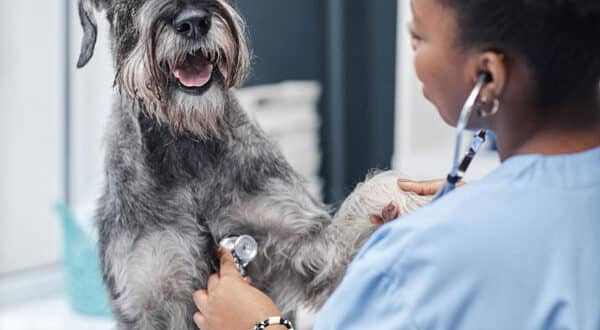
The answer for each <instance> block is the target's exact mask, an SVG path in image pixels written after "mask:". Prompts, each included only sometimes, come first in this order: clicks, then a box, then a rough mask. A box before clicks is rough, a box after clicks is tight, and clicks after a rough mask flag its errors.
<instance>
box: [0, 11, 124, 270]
mask: <svg viewBox="0 0 600 330" xmlns="http://www.w3.org/2000/svg"><path fill="white" fill-rule="evenodd" d="M71 14H72V15H71V26H72V27H73V31H72V40H71V43H72V45H73V47H72V53H71V54H70V58H71V68H73V69H74V68H75V63H76V60H77V58H78V55H79V43H80V40H81V31H80V28H79V21H78V18H77V10H76V1H72V7H71ZM63 15H64V13H63V1H61V0H46V1H38V0H20V1H1V2H0V47H2V49H1V51H0V72H1V74H0V100H1V101H0V112H1V115H2V121H0V141H2V142H0V155H1V156H0V157H1V161H0V274H3V273H7V272H14V271H21V270H27V269H31V268H36V267H39V266H43V265H48V264H55V263H58V262H60V260H61V246H62V245H61V244H62V240H61V239H62V233H61V227H60V225H61V223H60V218H59V217H58V216H57V214H56V212H55V211H54V205H55V204H56V203H57V202H59V201H61V199H62V198H63V196H62V191H63V187H62V184H63V178H62V172H63V165H64V164H63V159H64V156H63V152H64V148H63V135H64V130H65V129H66V128H65V126H64V121H63V118H64V102H63V99H62V95H63V85H62V84H63V73H64V63H63V61H64V52H63V49H64V46H63V45H64V38H63V35H64V34H63V24H64V23H63ZM98 21H99V23H100V24H99V30H100V35H99V38H98V46H97V49H96V55H95V57H94V58H93V59H92V61H91V63H90V64H89V65H88V66H87V67H86V68H84V69H83V70H78V71H74V72H73V74H72V77H71V79H72V84H71V86H72V91H71V94H72V96H73V97H72V104H73V108H72V123H71V137H72V139H71V152H72V157H71V159H70V163H71V174H70V177H71V192H72V198H73V205H74V206H75V207H77V206H79V205H81V204H82V203H84V202H86V201H88V200H91V199H93V198H94V196H95V195H96V192H97V190H98V189H97V188H98V182H99V181H100V179H101V177H102V168H103V153H102V140H103V138H102V137H103V131H104V127H105V125H106V120H107V118H108V112H109V109H110V105H111V95H112V83H113V71H112V64H111V57H110V54H109V45H108V41H107V40H108V32H107V30H108V27H107V25H108V24H106V23H105V20H104V19H103V17H101V16H100V15H98ZM32 23H35V24H32Z"/></svg>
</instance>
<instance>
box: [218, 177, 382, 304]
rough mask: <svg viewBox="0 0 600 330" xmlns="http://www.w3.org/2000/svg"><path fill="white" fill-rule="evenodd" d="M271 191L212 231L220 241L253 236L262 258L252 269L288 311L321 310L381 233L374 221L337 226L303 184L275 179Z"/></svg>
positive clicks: (257, 280) (261, 285) (260, 283)
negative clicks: (368, 242) (367, 245)
mask: <svg viewBox="0 0 600 330" xmlns="http://www.w3.org/2000/svg"><path fill="white" fill-rule="evenodd" d="M268 186H269V188H268V189H269V191H267V192H266V193H265V194H263V195H260V196H255V197H253V198H252V199H251V200H248V201H246V202H245V203H243V205H242V206H241V207H239V208H236V209H233V210H231V211H230V212H229V213H228V214H227V215H225V216H224V218H223V219H221V220H220V221H219V224H218V225H216V226H214V227H212V228H211V229H213V235H215V237H224V236H227V235H231V234H249V235H253V236H254V237H256V238H257V240H258V243H259V246H260V253H259V256H258V258H257V259H256V260H255V261H254V262H253V263H251V264H250V266H249V274H250V276H251V277H252V279H253V283H254V284H255V285H256V286H257V287H259V288H261V289H263V290H265V291H266V292H267V293H268V294H269V295H270V296H271V297H272V298H273V299H274V300H275V302H276V303H277V304H278V306H279V307H280V308H281V309H283V310H284V311H286V312H287V311H290V310H293V309H296V308H297V307H299V305H305V306H307V307H312V308H318V307H319V306H321V305H322V304H323V303H324V302H325V300H326V299H327V297H329V295H330V294H331V292H332V291H333V289H335V287H336V286H337V285H338V284H339V282H340V280H341V279H342V277H343V275H344V273H345V271H346V268H347V266H348V265H349V263H350V262H351V261H352V259H353V257H354V256H355V255H356V253H357V252H358V250H359V249H360V247H361V246H362V245H363V244H364V242H365V241H366V240H367V239H368V238H369V236H370V235H371V234H372V233H373V231H374V230H375V227H374V226H373V225H372V224H371V223H370V222H369V219H355V220H352V221H332V219H331V217H330V215H329V214H328V213H327V212H326V211H325V210H326V209H325V207H324V206H323V205H321V204H319V203H318V202H316V201H315V200H314V199H313V198H311V197H310V196H309V194H308V193H307V192H306V190H305V189H304V188H302V183H301V182H294V183H290V182H285V181H282V180H272V181H271V182H270V184H269V185H268Z"/></svg>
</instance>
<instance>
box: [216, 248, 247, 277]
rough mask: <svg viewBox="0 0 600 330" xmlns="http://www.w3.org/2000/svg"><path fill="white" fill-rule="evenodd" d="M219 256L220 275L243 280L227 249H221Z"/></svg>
mask: <svg viewBox="0 0 600 330" xmlns="http://www.w3.org/2000/svg"><path fill="white" fill-rule="evenodd" d="M219 254H220V255H219V258H220V259H221V269H220V271H219V274H221V276H235V277H240V278H241V277H242V274H240V272H239V271H238V269H237V266H236V265H235V260H234V259H233V255H232V254H231V252H229V251H227V249H224V248H220V249H219Z"/></svg>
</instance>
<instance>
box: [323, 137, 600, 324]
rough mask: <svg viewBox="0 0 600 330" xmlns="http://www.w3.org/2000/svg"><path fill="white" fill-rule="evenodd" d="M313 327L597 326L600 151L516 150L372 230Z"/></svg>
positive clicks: (599, 319) (599, 302) (599, 314)
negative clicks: (488, 170)
mask: <svg viewBox="0 0 600 330" xmlns="http://www.w3.org/2000/svg"><path fill="white" fill-rule="evenodd" d="M314 329H318V330H321V329H335V330H352V329H361V330H364V329H384V330H392V329H407V330H408V329H410V330H430V329H473V330H493V329H499V330H520V329H590V330H592V329H593V330H599V329H600V148H595V149H593V150H589V151H587V152H583V153H578V154H571V155H560V156H541V155H526V156H517V157H513V158H510V159H508V160H506V161H505V162H504V163H503V164H502V166H500V167H499V168H498V169H497V170H496V171H494V172H493V173H492V174H491V175H489V176H487V177H486V178H485V179H483V180H482V181H480V182H478V183H471V184H468V185H466V186H465V187H463V188H459V189H458V190H456V191H454V192H453V193H451V194H449V195H447V196H445V197H444V198H442V199H441V200H439V201H438V202H436V203H435V204H432V205H430V206H427V207H424V208H422V209H420V210H418V211H416V212H415V213H413V214H411V215H408V216H406V217H403V218H400V219H399V220H396V221H395V222H393V223H391V224H388V225H385V226H383V227H381V228H380V229H379V230H378V231H377V232H376V233H375V235H374V236H373V237H372V238H371V239H370V241H369V242H368V243H367V244H366V245H365V246H364V247H363V249H362V251H361V252H360V253H359V254H358V255H357V257H356V259H355V260H354V262H353V263H352V265H351V266H350V267H349V268H348V271H347V273H346V276H345V278H344V280H343V281H342V283H341V284H340V286H339V287H338V289H337V290H336V291H335V292H334V294H333V295H332V296H331V298H330V299H329V300H328V301H327V302H326V304H325V305H324V306H323V308H322V309H321V311H320V312H319V314H318V316H317V320H316V324H315V327H314Z"/></svg>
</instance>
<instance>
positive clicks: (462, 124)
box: [433, 72, 492, 201]
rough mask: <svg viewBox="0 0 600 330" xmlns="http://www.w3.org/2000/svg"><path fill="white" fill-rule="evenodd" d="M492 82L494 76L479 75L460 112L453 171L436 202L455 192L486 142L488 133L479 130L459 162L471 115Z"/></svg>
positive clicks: (437, 195) (436, 197)
mask: <svg viewBox="0 0 600 330" xmlns="http://www.w3.org/2000/svg"><path fill="white" fill-rule="evenodd" d="M490 81H492V76H491V75H490V74H489V73H486V72H482V73H481V74H480V75H479V78H478V79H477V84H476V85H475V88H473V91H472V92H471V94H469V97H468V98H467V101H466V102H465V104H464V106H463V108H462V110H461V111H460V117H459V119H458V124H457V125H456V144H455V146H454V159H453V162H452V169H451V170H450V173H449V174H448V176H447V177H446V182H444V185H443V186H442V188H441V189H440V190H439V191H438V192H437V193H436V194H435V196H434V197H433V200H434V201H436V200H438V199H440V198H441V197H442V196H444V195H446V194H447V193H449V192H451V191H453V190H454V189H455V188H456V184H457V183H458V182H459V181H460V180H462V178H463V177H464V175H465V173H466V172H467V169H468V168H469V165H471V162H472V161H473V158H474V157H475V155H476V154H477V152H478V151H479V149H480V148H481V145H482V144H483V143H484V142H485V139H486V136H487V131H486V130H479V131H478V132H477V133H475V136H474V137H473V141H472V142H471V145H470V147H469V150H468V151H467V153H466V155H465V156H464V157H463V159H462V161H460V162H459V158H460V153H461V152H460V149H461V145H462V136H463V132H464V131H465V129H466V128H467V125H468V124H469V119H470V118H471V114H472V113H473V109H474V108H475V104H476V103H477V98H478V96H479V94H480V93H481V90H482V89H483V86H485V84H487V83H489V82H490Z"/></svg>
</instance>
